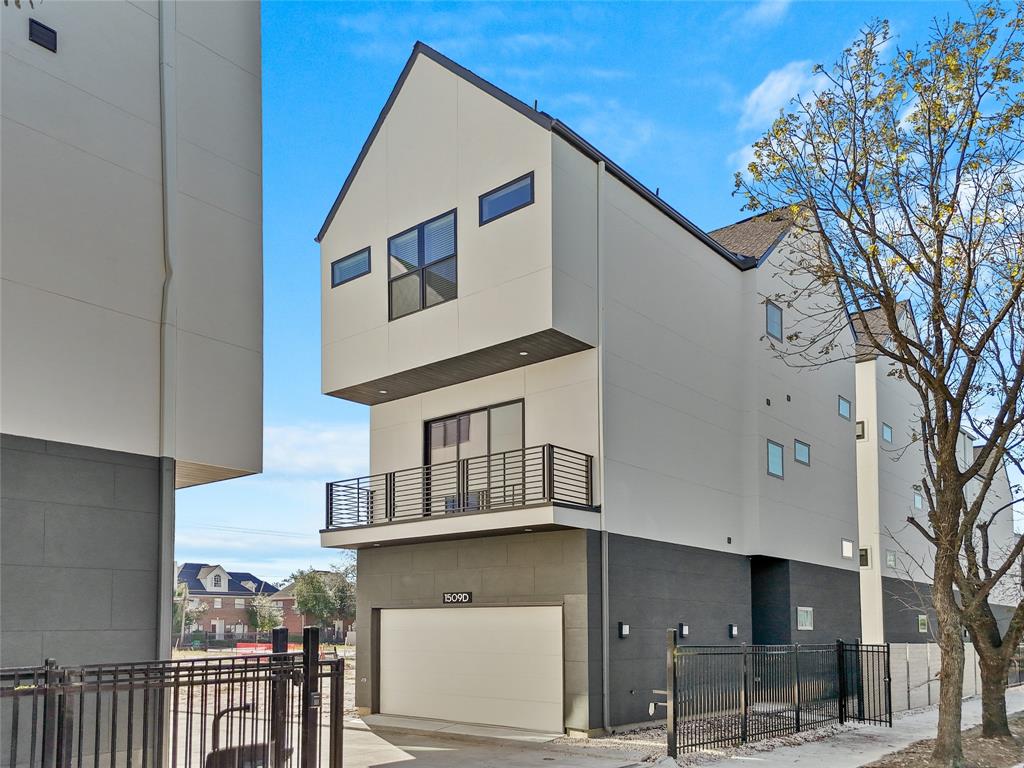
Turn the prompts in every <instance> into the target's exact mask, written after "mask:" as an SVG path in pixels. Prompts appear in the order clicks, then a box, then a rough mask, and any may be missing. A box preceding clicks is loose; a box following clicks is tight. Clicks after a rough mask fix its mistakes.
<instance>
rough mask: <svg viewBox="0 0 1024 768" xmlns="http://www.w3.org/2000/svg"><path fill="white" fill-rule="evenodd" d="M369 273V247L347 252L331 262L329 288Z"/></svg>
mask: <svg viewBox="0 0 1024 768" xmlns="http://www.w3.org/2000/svg"><path fill="white" fill-rule="evenodd" d="M368 274H370V248H369V247H366V248H363V249H362V250H361V251H356V252H355V253H352V254H349V255H348V256H346V257H345V258H343V259H338V260H337V261H332V262H331V288H337V287H338V286H339V285H341V284H342V283H347V282H348V281H349V280H355V279H356V278H357V277H362V276H363V275H368Z"/></svg>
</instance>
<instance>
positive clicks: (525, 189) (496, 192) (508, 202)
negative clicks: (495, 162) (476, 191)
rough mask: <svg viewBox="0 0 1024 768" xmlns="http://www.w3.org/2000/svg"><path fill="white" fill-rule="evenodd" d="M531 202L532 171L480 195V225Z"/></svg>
mask: <svg viewBox="0 0 1024 768" xmlns="http://www.w3.org/2000/svg"><path fill="white" fill-rule="evenodd" d="M532 203H533V171H530V172H529V173H528V174H526V175H525V176H520V177H519V178H518V179H513V180H512V181H510V182H508V183H507V184H502V185H501V186H500V187H498V188H497V189H492V190H491V191H490V192H484V193H483V194H482V195H480V226H481V227H482V226H483V225H484V224H487V223H488V222H491V221H494V220H495V219H500V218H501V217H502V216H505V215H507V214H509V213H513V212H515V211H518V210H519V209H520V208H525V207H526V206H528V205H531V204H532Z"/></svg>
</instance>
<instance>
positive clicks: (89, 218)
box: [0, 0, 263, 666]
mask: <svg viewBox="0 0 1024 768" xmlns="http://www.w3.org/2000/svg"><path fill="white" fill-rule="evenodd" d="M0 17H2V25H0V26H2V36H3V37H2V44H0V57H2V78H3V80H2V92H3V98H2V101H0V114H2V120H3V127H2V139H0V155H2V156H0V162H2V166H3V174H2V185H3V189H2V235H0V248H2V265H0V432H2V436H0V462H2V466H0V505H2V510H0V541H2V550H0V629H2V635H0V666H20V665H37V664H40V663H42V661H43V660H44V659H46V658H55V659H57V661H58V662H60V663H62V664H76V663H88V662H99V661H118V662H123V661H131V660H136V659H154V658H160V657H167V655H168V654H169V643H170V638H171V629H170V626H171V617H170V614H171V604H172V594H173V588H174V557H173V541H174V495H175V489H176V488H182V487H185V486H191V485H197V484H201V483H209V482H213V481H217V480H225V479H228V478H234V477H238V476H242V475H248V474H252V473H255V472H259V471H260V470H261V467H262V381H263V377H262V370H263V362H262V356H263V355H262V349H263V347H262V335H263V317H262V314H263V299H262V234H261V215H262V214H261V199H262V181H261V172H262V168H261V128H260V119H261V105H260V98H261V94H260V6H259V4H258V3H254V2H175V1H174V0H156V1H155V2H124V1H118V2H65V1H64V0H46V2H36V3H34V4H30V3H27V2H22V3H20V4H15V3H10V4H8V3H4V4H3V7H2V8H0Z"/></svg>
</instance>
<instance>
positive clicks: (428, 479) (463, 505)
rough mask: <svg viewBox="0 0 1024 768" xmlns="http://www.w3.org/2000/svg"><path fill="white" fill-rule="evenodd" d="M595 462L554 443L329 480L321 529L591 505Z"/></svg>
mask: <svg viewBox="0 0 1024 768" xmlns="http://www.w3.org/2000/svg"><path fill="white" fill-rule="evenodd" d="M592 477H593V457H592V456H589V455H588V454H585V453H580V452H579V451H572V450H569V449H568V448H560V447H559V446H557V445H550V444H548V445H538V446H534V447H532V448H520V449H517V450H514V451H504V452H502V453H492V454H488V455H486V456H474V457H472V458H468V459H460V460H458V461H449V462H444V463H440V464H431V465H429V466H424V467H413V468H411V469H401V470H398V471H396V472H385V473H383V474H379V475H370V476H368V477H357V478H353V479H351V480H338V481H337V482H333V483H327V526H326V530H333V529H338V528H350V527H353V526H358V525H375V524H378V523H390V522H392V521H395V520H410V519H414V518H420V517H431V516H434V515H437V516H442V515H450V514H458V513H464V512H488V511H498V510H506V509H517V508H521V507H529V506H536V505H541V504H560V505H563V506H574V507H592V506H593V494H592V491H591V488H592V484H593V483H592Z"/></svg>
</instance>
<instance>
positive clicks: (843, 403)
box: [837, 395, 853, 421]
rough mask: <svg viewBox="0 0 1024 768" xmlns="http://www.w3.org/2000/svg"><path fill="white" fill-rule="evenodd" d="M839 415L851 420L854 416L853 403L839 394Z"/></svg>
mask: <svg viewBox="0 0 1024 768" xmlns="http://www.w3.org/2000/svg"><path fill="white" fill-rule="evenodd" d="M837 407H838V409H839V415H840V416H842V417H843V418H844V419H846V420H847V421H849V420H850V419H851V418H853V404H852V403H851V402H850V401H849V400H847V399H846V398H845V397H843V396H842V395H839V404H838V406H837Z"/></svg>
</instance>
